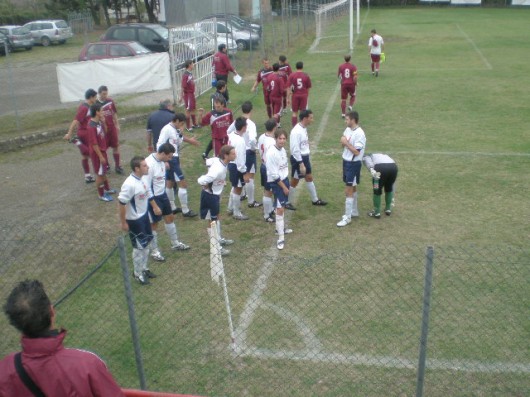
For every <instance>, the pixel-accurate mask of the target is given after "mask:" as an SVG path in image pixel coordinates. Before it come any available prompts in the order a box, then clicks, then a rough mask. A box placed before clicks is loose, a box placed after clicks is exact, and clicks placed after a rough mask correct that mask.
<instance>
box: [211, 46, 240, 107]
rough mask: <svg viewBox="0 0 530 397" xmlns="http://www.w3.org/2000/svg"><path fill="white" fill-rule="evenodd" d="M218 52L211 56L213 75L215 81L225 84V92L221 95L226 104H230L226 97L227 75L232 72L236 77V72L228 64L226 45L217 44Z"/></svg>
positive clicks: (227, 96) (228, 98)
mask: <svg viewBox="0 0 530 397" xmlns="http://www.w3.org/2000/svg"><path fill="white" fill-rule="evenodd" d="M217 49H218V50H219V51H218V52H216V53H215V55H214V56H213V74H214V75H215V79H216V80H217V81H219V80H224V81H225V82H226V91H225V92H224V93H223V95H224V97H225V99H226V103H230V97H229V95H228V73H229V72H232V73H234V74H235V75H236V76H237V71H236V69H234V67H233V66H232V64H231V63H230V58H228V55H227V53H226V52H227V49H226V44H219V46H218V47H217Z"/></svg>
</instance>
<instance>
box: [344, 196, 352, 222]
mask: <svg viewBox="0 0 530 397" xmlns="http://www.w3.org/2000/svg"><path fill="white" fill-rule="evenodd" d="M344 206H345V208H346V209H345V212H344V215H346V216H347V217H348V218H351V216H352V212H353V197H346V203H345V205H344Z"/></svg>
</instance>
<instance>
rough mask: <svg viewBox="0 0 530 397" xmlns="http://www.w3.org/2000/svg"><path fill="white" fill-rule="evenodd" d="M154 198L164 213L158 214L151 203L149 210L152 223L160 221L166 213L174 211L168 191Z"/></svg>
mask: <svg viewBox="0 0 530 397" xmlns="http://www.w3.org/2000/svg"><path fill="white" fill-rule="evenodd" d="M154 200H155V202H156V205H158V207H160V209H161V210H162V215H156V214H155V213H154V211H153V207H151V205H149V208H148V211H149V220H150V221H151V223H157V222H160V221H161V220H162V218H163V217H164V216H165V215H171V214H172V213H173V212H172V210H171V204H170V202H169V198H168V197H167V194H166V193H164V194H161V195H160V196H155V198H154Z"/></svg>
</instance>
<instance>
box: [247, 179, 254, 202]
mask: <svg viewBox="0 0 530 397" xmlns="http://www.w3.org/2000/svg"><path fill="white" fill-rule="evenodd" d="M245 189H246V192H247V196H248V203H249V204H251V203H253V202H254V179H249V181H248V183H247V184H245Z"/></svg>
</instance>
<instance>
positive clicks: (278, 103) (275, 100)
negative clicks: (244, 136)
mask: <svg viewBox="0 0 530 397" xmlns="http://www.w3.org/2000/svg"><path fill="white" fill-rule="evenodd" d="M269 99H270V101H271V108H272V114H273V115H276V114H277V115H280V112H281V110H282V97H281V96H279V97H274V96H271V97H270V98H269Z"/></svg>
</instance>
